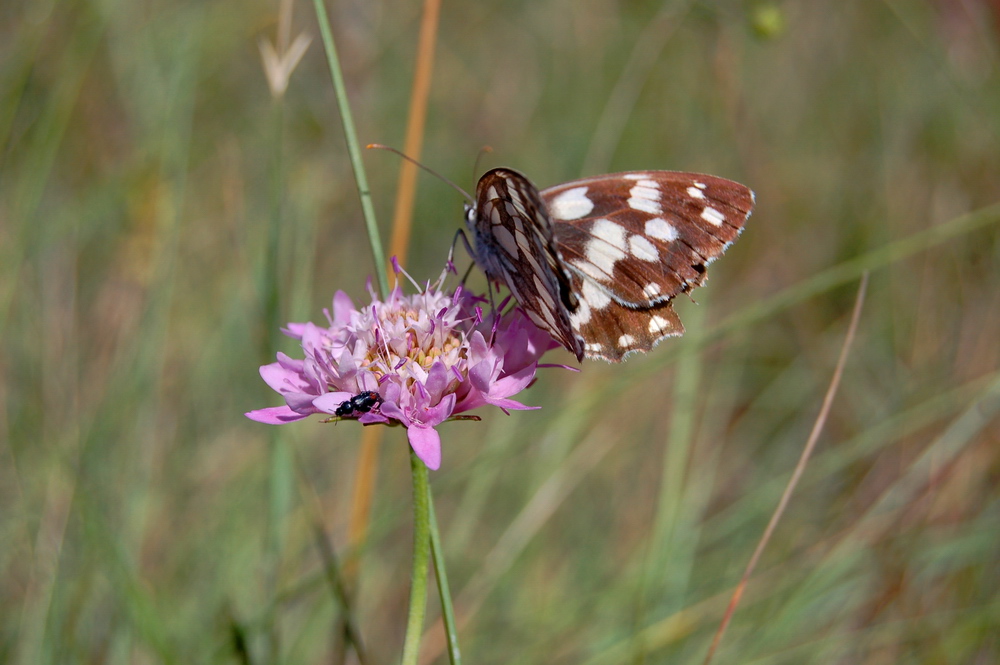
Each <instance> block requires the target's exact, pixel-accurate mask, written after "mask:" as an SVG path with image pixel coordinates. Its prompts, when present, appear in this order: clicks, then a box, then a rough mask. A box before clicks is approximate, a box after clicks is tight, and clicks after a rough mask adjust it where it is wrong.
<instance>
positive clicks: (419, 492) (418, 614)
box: [403, 448, 431, 665]
mask: <svg viewBox="0 0 1000 665" xmlns="http://www.w3.org/2000/svg"><path fill="white" fill-rule="evenodd" d="M410 469H411V470H412V472H413V580H412V583H411V586H410V616H409V618H408V619H407V621H406V638H405V639H404V640H403V665H417V656H419V655H420V636H421V634H422V633H423V630H424V613H425V612H426V610H427V564H428V562H429V560H430V550H431V539H430V530H431V528H430V527H431V519H430V484H429V483H428V480H427V465H426V464H424V463H423V461H422V460H421V459H420V458H419V457H417V454H416V453H415V452H413V449H412V448H411V449H410Z"/></svg>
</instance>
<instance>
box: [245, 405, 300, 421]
mask: <svg viewBox="0 0 1000 665" xmlns="http://www.w3.org/2000/svg"><path fill="white" fill-rule="evenodd" d="M243 415H245V416H246V417H247V418H249V419H250V420H256V421H257V422H259V423H264V424H265V425H284V424H285V423H293V422H295V421H296V420H302V419H303V418H305V417H306V416H305V415H303V414H301V413H295V412H294V411H292V410H291V409H289V408H288V407H287V406H272V407H270V408H267V409H257V410H256V411H247V412H246V413H244V414H243Z"/></svg>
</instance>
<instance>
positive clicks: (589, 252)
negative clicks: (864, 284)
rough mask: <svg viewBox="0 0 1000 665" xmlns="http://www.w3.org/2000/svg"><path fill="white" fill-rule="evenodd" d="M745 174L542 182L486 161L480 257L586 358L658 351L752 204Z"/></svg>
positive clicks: (470, 209)
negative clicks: (678, 304)
mask: <svg viewBox="0 0 1000 665" xmlns="http://www.w3.org/2000/svg"><path fill="white" fill-rule="evenodd" d="M753 204H754V195H753V192H751V191H750V190H749V189H747V188H746V187H744V186H743V185H741V184H739V183H736V182H732V181H731V180H725V179H723V178H717V177H715V176H711V175H702V174H699V173H683V172H675V171H636V172H631V173H612V174H608V175H601V176H595V177H593V178H584V179H582V180H574V181H572V182H567V183H565V184H562V185H557V186H555V187H550V188H548V189H543V190H541V191H539V190H538V189H537V188H536V187H535V186H534V185H533V184H531V181H529V180H528V179H527V178H525V177H524V176H523V175H521V174H520V173H518V172H517V171H513V170H511V169H507V168H498V169H493V170H491V171H488V172H487V173H486V174H485V175H484V176H483V177H482V178H480V180H479V184H478V186H477V187H476V200H475V204H470V205H468V206H467V207H466V215H465V216H466V224H467V225H468V227H469V231H470V232H471V233H472V235H473V237H474V240H475V249H474V252H475V259H476V263H478V264H479V266H480V267H481V268H482V269H483V271H484V272H485V273H486V275H487V277H488V278H489V279H491V280H492V281H494V282H497V283H501V284H504V285H506V286H507V288H508V289H509V290H510V292H511V294H512V295H513V296H514V298H516V299H517V301H518V303H520V305H521V307H522V308H523V309H524V311H525V312H526V313H527V315H528V316H529V317H530V318H531V320H532V321H533V322H534V323H535V325H537V326H539V327H540V328H543V329H545V330H547V331H548V332H549V333H550V334H551V335H552V337H553V338H554V339H556V340H557V341H559V342H560V343H561V344H562V345H563V346H565V347H566V348H567V349H568V350H569V351H571V352H572V353H574V354H575V355H576V357H577V359H578V360H582V359H583V358H584V356H586V357H588V358H601V359H603V360H608V361H611V362H618V361H620V360H622V358H624V357H625V356H626V355H627V354H629V353H632V352H636V351H649V350H650V349H651V348H653V346H654V345H656V343H657V342H659V341H660V340H662V339H663V338H665V337H670V336H674V335H680V334H681V333H683V332H684V326H683V325H681V322H680V319H679V318H678V317H677V314H676V313H675V312H674V309H673V305H672V304H671V301H672V299H673V298H674V297H675V296H677V295H678V294H681V293H686V292H688V291H690V290H691V289H693V288H694V287H696V286H701V285H702V284H703V283H704V282H705V268H706V267H707V266H708V264H710V263H711V262H712V261H714V260H715V259H717V258H718V257H719V256H720V255H721V254H722V253H723V252H725V251H726V249H727V248H728V247H729V245H731V244H732V243H733V241H734V240H736V238H737V236H739V234H740V232H741V231H742V230H743V225H744V224H745V223H746V220H747V218H748V217H749V216H750V212H751V210H752V209H753Z"/></svg>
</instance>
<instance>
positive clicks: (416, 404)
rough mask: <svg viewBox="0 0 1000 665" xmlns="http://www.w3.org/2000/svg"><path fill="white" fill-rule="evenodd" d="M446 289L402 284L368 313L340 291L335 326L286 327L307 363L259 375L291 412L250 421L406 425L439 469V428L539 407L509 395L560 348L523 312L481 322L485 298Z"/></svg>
mask: <svg viewBox="0 0 1000 665" xmlns="http://www.w3.org/2000/svg"><path fill="white" fill-rule="evenodd" d="M442 277H443V276H442ZM442 282H443V279H439V280H438V281H437V282H435V283H434V284H427V285H425V286H424V287H423V289H422V290H421V291H420V292H419V293H416V294H414V295H405V294H404V293H403V291H402V289H400V287H399V286H397V287H396V288H395V289H393V291H392V293H391V294H390V295H389V298H388V299H387V300H385V301H384V302H383V301H381V300H380V299H379V298H378V297H377V296H376V295H375V294H374V293H373V294H372V302H371V304H370V305H366V306H364V307H362V308H361V309H357V308H356V307H355V306H354V304H353V303H352V302H351V299H350V298H349V297H348V296H347V294H345V293H343V292H342V291H337V293H336V295H334V297H333V313H332V314H331V313H330V312H329V311H328V310H327V311H325V314H326V317H327V324H328V325H326V326H318V325H316V324H313V323H290V324H288V328H287V329H285V330H284V331H283V332H284V333H285V334H286V335H288V336H290V337H293V338H295V339H298V340H300V341H301V343H302V350H303V352H304V354H305V358H303V359H301V360H300V359H295V358H290V357H288V356H286V355H285V354H283V353H279V354H278V361H277V362H275V363H271V364H270V365H264V366H263V367H261V368H260V375H261V377H263V379H264V381H266V382H267V384H268V385H269V386H271V388H273V389H274V390H276V391H277V392H278V393H279V394H280V395H281V396H282V397H283V398H284V399H285V405H284V406H277V407H272V408H268V409H259V410H257V411H250V412H249V413H247V414H246V415H247V417H249V418H251V419H252V420H256V421H258V422H262V423H268V424H272V425H280V424H284V423H290V422H294V421H296V420H301V419H302V418H305V417H307V416H310V415H312V414H327V415H331V416H339V417H342V418H355V419H357V420H359V421H360V422H361V423H362V424H365V425H371V424H374V423H385V424H400V425H403V426H404V427H406V432H407V438H408V439H409V442H410V445H411V446H412V447H413V450H414V452H416V454H417V456H418V457H420V459H421V460H423V461H424V463H425V464H426V465H427V466H428V467H429V468H431V469H437V468H438V467H439V466H440V465H441V438H440V436H439V435H438V432H437V430H436V429H435V427H437V426H438V425H439V424H441V423H442V422H444V421H445V420H448V419H449V418H451V417H453V416H455V415H456V414H460V413H462V412H465V411H469V410H471V409H474V408H476V407H479V406H484V405H487V404H490V405H493V406H497V407H500V408H501V409H503V410H505V411H506V410H507V409H531V408H537V407H530V406H525V405H524V404H521V403H520V402H517V401H514V400H512V399H510V398H511V396H512V395H515V394H516V393H518V392H520V391H521V390H523V389H524V388H526V387H527V386H528V385H529V384H530V383H531V382H532V381H533V380H534V378H535V370H536V369H537V368H538V366H539V365H538V361H539V359H540V358H541V356H542V354H544V353H545V352H546V351H548V350H549V349H552V348H555V347H557V346H559V344H558V343H557V342H555V341H554V340H553V339H552V338H551V337H550V336H549V335H548V333H546V332H544V331H542V330H540V329H538V328H537V327H535V325H534V324H533V323H532V322H531V321H530V320H529V319H528V318H527V317H526V316H524V314H522V313H521V311H520V310H518V309H514V310H512V311H510V312H508V313H507V314H505V315H503V316H502V317H500V318H499V320H495V319H494V316H490V317H487V318H486V319H483V318H482V316H481V311H480V309H479V305H480V304H481V303H482V302H483V299H482V298H477V297H475V296H473V295H472V294H470V293H469V292H467V291H465V290H464V289H462V288H461V287H459V288H458V289H457V290H456V291H454V292H446V291H444V290H443V289H442V288H441V284H442ZM371 393H377V395H372V394H371Z"/></svg>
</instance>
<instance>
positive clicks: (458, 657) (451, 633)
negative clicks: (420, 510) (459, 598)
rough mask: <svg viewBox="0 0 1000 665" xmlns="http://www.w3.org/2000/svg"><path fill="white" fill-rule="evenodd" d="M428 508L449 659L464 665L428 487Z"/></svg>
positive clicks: (432, 553)
mask: <svg viewBox="0 0 1000 665" xmlns="http://www.w3.org/2000/svg"><path fill="white" fill-rule="evenodd" d="M427 506H428V508H429V509H430V518H431V555H432V556H433V557H434V577H435V579H436V580H437V587H438V595H439V596H441V615H442V619H443V620H444V634H445V638H446V639H447V641H448V659H449V660H450V661H451V665H461V664H462V654H461V652H460V651H459V649H458V626H457V624H456V623H455V608H454V607H452V603H451V590H450V589H449V588H448V573H447V572H446V569H445V563H444V550H443V548H442V547H441V534H440V533H439V532H438V524H437V515H436V514H435V513H434V497H433V495H432V494H431V486H430V484H428V485H427Z"/></svg>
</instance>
